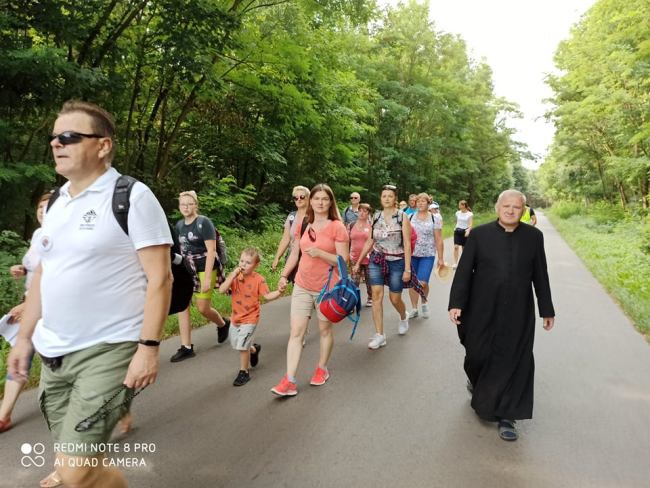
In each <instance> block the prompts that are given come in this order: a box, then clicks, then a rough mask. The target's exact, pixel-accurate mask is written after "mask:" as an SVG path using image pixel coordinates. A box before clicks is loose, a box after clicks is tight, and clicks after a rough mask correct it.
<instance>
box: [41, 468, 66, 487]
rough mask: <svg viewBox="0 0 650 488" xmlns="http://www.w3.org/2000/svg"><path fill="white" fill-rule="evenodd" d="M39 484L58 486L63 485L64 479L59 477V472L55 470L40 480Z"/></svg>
mask: <svg viewBox="0 0 650 488" xmlns="http://www.w3.org/2000/svg"><path fill="white" fill-rule="evenodd" d="M39 485H40V486H41V488H55V487H57V486H63V480H62V479H61V478H60V477H59V473H57V472H56V470H54V471H52V472H51V473H50V474H48V475H47V476H46V477H45V478H43V479H42V480H41V481H40V482H39Z"/></svg>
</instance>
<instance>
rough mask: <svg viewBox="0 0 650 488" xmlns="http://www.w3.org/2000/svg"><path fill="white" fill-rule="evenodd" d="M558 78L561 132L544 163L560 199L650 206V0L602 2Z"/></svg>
mask: <svg viewBox="0 0 650 488" xmlns="http://www.w3.org/2000/svg"><path fill="white" fill-rule="evenodd" d="M555 62H556V65H557V67H558V68H559V69H560V70H561V71H562V75H561V76H551V77H550V78H549V84H550V86H551V87H552V88H553V90H554V92H555V96H554V100H553V101H554V103H555V105H556V108H555V109H554V110H553V112H552V117H553V120H554V121H555V125H556V127H557V133H556V136H555V141H554V144H553V148H552V152H551V156H550V158H548V159H547V162H546V163H545V164H544V165H543V166H542V169H541V173H542V184H543V187H544V188H545V189H546V194H547V196H549V197H550V198H553V199H578V200H583V201H594V200H605V201H608V202H615V201H618V202H619V204H620V205H621V206H622V207H623V208H627V207H628V206H629V207H632V209H634V208H635V207H642V208H643V209H646V210H647V209H648V208H649V200H648V197H649V195H648V192H649V190H650V188H649V184H648V181H649V178H650V2H648V1H647V0H599V1H598V2H596V4H595V5H594V6H593V7H592V8H591V10H589V11H588V12H587V14H585V16H584V17H583V19H582V21H581V22H580V23H579V24H578V25H577V26H576V27H575V28H574V29H573V31H572V34H571V37H570V38H569V39H568V40H566V41H565V42H563V43H562V44H561V45H560V47H559V49H558V51H557V53H556V58H555Z"/></svg>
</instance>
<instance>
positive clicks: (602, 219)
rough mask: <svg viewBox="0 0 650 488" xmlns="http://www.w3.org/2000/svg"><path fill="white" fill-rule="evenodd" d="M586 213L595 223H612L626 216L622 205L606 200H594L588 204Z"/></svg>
mask: <svg viewBox="0 0 650 488" xmlns="http://www.w3.org/2000/svg"><path fill="white" fill-rule="evenodd" d="M587 213H588V215H589V216H590V217H591V218H592V219H594V221H595V222H596V223H597V224H612V223H616V222H621V221H623V220H625V218H626V214H625V210H624V209H623V207H621V206H620V205H612V204H611V203H607V202H596V203H594V204H593V205H590V206H589V207H588V211H587Z"/></svg>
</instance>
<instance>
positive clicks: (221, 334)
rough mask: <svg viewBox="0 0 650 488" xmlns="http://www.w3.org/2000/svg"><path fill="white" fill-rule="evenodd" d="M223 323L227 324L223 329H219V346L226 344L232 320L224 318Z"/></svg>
mask: <svg viewBox="0 0 650 488" xmlns="http://www.w3.org/2000/svg"><path fill="white" fill-rule="evenodd" d="M223 321H224V322H225V324H224V325H222V326H221V327H217V342H218V343H219V344H221V343H222V342H225V341H226V339H228V331H230V319H227V318H225V317H224V319H223Z"/></svg>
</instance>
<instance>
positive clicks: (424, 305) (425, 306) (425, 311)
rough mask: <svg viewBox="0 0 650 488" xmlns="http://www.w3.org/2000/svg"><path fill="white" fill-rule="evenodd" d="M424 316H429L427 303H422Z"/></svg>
mask: <svg viewBox="0 0 650 488" xmlns="http://www.w3.org/2000/svg"><path fill="white" fill-rule="evenodd" d="M422 318H425V319H428V318H429V305H427V304H426V303H423V304H422Z"/></svg>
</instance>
